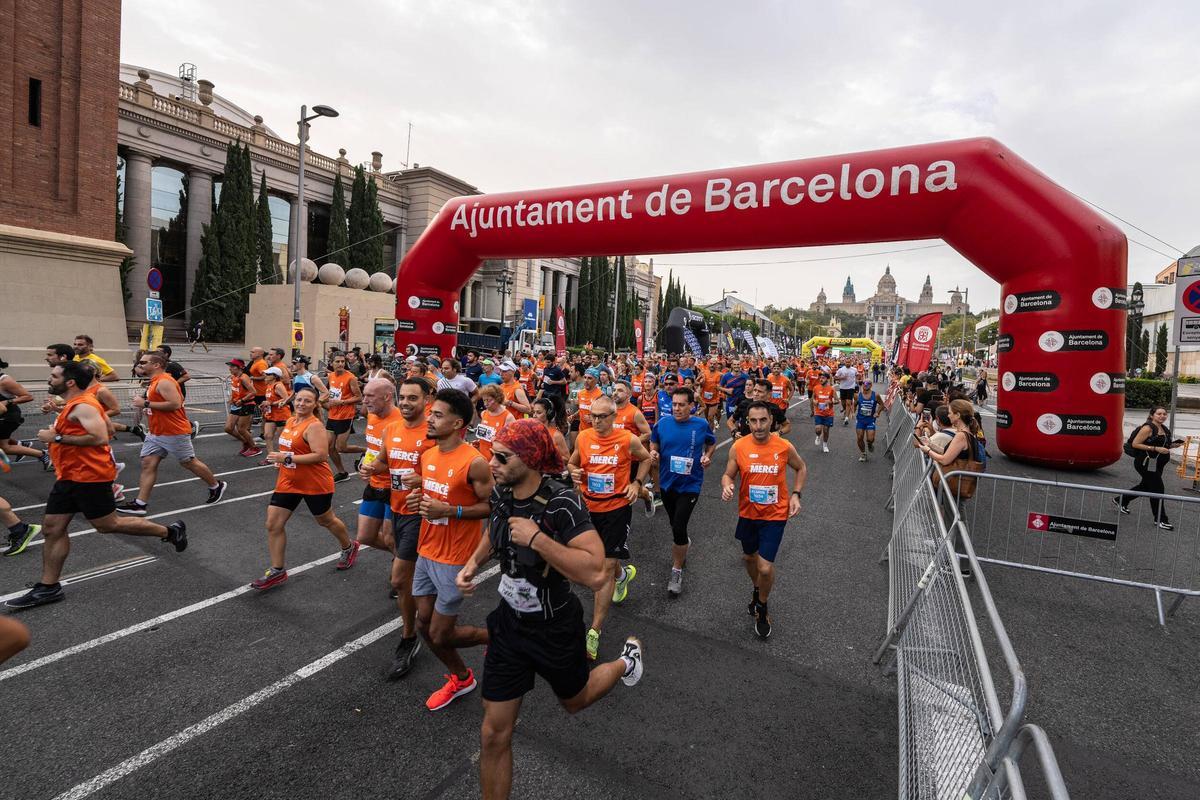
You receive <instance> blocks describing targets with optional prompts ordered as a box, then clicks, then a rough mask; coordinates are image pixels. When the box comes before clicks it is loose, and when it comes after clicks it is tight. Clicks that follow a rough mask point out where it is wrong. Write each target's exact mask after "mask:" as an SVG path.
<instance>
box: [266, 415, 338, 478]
mask: <svg viewBox="0 0 1200 800" xmlns="http://www.w3.org/2000/svg"><path fill="white" fill-rule="evenodd" d="M314 423H315V424H316V425H317V429H318V430H319V431H320V435H322V436H324V435H325V431H324V430H323V428H324V426H323V425H322V424H321V420H320V419H319V418H317V416H316V415H313V416H311V417H308V418H307V419H305V420H303V421H301V420H300V418H299V417H289V418H288V421H287V424H286V425H284V426H283V433H281V434H279V452H281V453H291V454H292V456H304V455H309V454H310V453H312V448H311V447H309V446H308V442H307V441H306V440H305V439H304V432H305V431H307V430H308V429H309V428H310V427H311V426H312V425H313V424H314ZM275 491H277V492H282V493H286V494H331V493H332V492H333V471H332V470H330V469H329V461H328V459H326V460H324V461H321V462H319V463H317V464H295V463H293V464H291V465H287V464H280V465H279V476H278V477H277V478H276V479H275Z"/></svg>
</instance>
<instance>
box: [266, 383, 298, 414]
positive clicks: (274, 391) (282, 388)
mask: <svg viewBox="0 0 1200 800" xmlns="http://www.w3.org/2000/svg"><path fill="white" fill-rule="evenodd" d="M287 400H288V390H287V385H286V384H284V382H283V381H279V380H277V381H275V383H273V384H272V385H271V386H270V387H269V388H268V389H267V402H268V403H270V404H271V406H270V408H268V409H267V410H266V411H265V412H263V416H264V418H266V419H267V420H268V421H270V422H287V420H288V417H289V416H291V414H292V410H291V409H290V408H288V407H287ZM276 403H280V405H278V406H276V405H275V404H276Z"/></svg>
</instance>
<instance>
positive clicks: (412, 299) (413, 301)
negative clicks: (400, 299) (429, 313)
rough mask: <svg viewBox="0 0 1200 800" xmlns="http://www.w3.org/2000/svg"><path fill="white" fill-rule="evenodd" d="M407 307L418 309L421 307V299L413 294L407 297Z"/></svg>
mask: <svg viewBox="0 0 1200 800" xmlns="http://www.w3.org/2000/svg"><path fill="white" fill-rule="evenodd" d="M408 307H409V308H411V309H414V310H415V309H418V308H420V307H421V298H419V297H417V296H416V295H415V294H414V295H409V297H408Z"/></svg>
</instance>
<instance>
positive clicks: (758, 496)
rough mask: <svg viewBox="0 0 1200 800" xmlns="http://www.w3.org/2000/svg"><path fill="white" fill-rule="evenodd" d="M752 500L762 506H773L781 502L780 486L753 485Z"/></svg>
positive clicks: (751, 489) (751, 490) (751, 488)
mask: <svg viewBox="0 0 1200 800" xmlns="http://www.w3.org/2000/svg"><path fill="white" fill-rule="evenodd" d="M750 502H751V503H754V504H755V505H760V506H773V505H775V504H776V503H778V502H779V487H778V486H751V487H750Z"/></svg>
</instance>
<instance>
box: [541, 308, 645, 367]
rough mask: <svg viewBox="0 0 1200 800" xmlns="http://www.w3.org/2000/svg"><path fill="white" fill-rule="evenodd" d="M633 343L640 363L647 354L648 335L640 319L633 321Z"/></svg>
mask: <svg viewBox="0 0 1200 800" xmlns="http://www.w3.org/2000/svg"><path fill="white" fill-rule="evenodd" d="M559 313H561V311H560V312H559ZM633 343H634V346H635V347H636V348H637V357H638V361H641V360H642V359H643V358H644V357H645V353H646V334H645V331H644V330H643V328H642V321H641V320H640V319H635V320H634V321H633Z"/></svg>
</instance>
